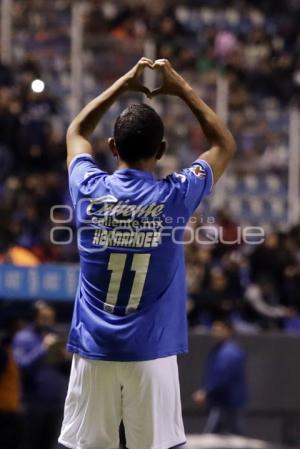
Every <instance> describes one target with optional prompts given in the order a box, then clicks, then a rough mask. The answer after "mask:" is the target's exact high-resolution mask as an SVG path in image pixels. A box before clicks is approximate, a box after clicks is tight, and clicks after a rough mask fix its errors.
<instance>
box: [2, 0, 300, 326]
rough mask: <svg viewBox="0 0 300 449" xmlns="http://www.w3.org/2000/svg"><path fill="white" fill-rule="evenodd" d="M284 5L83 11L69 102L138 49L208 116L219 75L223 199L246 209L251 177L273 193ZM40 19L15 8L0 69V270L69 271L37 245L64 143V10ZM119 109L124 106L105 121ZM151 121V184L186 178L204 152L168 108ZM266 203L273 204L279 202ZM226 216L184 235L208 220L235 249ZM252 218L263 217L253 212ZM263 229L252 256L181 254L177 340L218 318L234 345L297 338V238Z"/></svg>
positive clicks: (296, 231)
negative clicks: (155, 169) (228, 139)
mask: <svg viewBox="0 0 300 449" xmlns="http://www.w3.org/2000/svg"><path fill="white" fill-rule="evenodd" d="M286 3H287V2H285V4H284V5H283V3H282V2H279V1H275V2H274V1H272V2H271V1H267V0H265V1H260V2H258V1H250V0H249V1H242V2H241V1H225V0H213V1H210V2H209V6H207V4H208V2H206V5H205V6H203V5H202V2H198V1H186V2H171V1H165V2H161V1H158V0H153V1H152V2H146V1H134V0H131V1H122V2H119V1H116V0H115V1H110V2H101V5H99V2H97V1H92V0H90V1H87V2H86V4H87V9H86V12H85V15H84V47H85V56H84V79H83V85H82V100H86V99H87V98H90V97H91V96H92V95H94V94H95V93H96V92H98V91H100V90H101V89H102V88H103V87H105V86H107V85H108V83H110V82H111V81H112V80H113V79H115V78H116V77H117V76H118V75H120V74H121V73H122V72H124V71H125V70H126V69H127V68H129V67H130V66H131V65H132V64H133V63H134V62H135V61H136V60H137V59H138V58H139V57H140V56H141V55H142V54H143V52H144V45H145V41H146V40H149V39H150V40H152V42H154V44H155V47H156V52H157V57H164V58H165V57H166V58H169V59H170V60H171V61H172V62H173V63H174V65H175V67H176V68H177V69H178V70H180V71H181V72H182V73H183V74H184V75H185V76H187V77H188V79H189V80H190V81H191V82H192V84H193V86H195V88H196V89H197V91H199V93H200V94H201V95H202V96H203V97H204V98H205V99H206V100H207V101H208V102H209V103H210V104H214V103H215V99H216V83H217V80H218V76H219V75H218V74H219V73H220V72H222V73H224V74H226V79H228V81H229V91H230V95H229V104H228V107H229V111H230V114H229V125H230V128H231V130H232V131H233V133H234V135H235V138H236V140H237V143H238V149H239V151H238V153H237V157H236V160H235V162H234V164H233V169H232V173H233V175H232V176H235V179H236V180H238V182H237V188H236V189H237V190H236V192H234V193H235V195H236V196H242V195H243V194H244V195H246V196H247V195H248V192H247V190H246V191H244V192H241V190H240V188H239V186H240V182H242V180H243V178H244V177H245V176H248V175H249V174H253V173H254V175H255V176H256V175H257V174H259V175H260V176H261V177H262V178H264V177H265V176H267V175H268V174H269V173H275V174H276V175H277V176H278V179H279V182H280V184H281V186H283V187H284V185H285V182H286V172H287V138H288V136H287V108H288V106H289V105H290V104H295V103H297V102H299V93H300V90H299V89H300V34H299V29H298V26H297V23H298V22H299V19H300V2H299V1H298V0H290V1H289V2H288V4H289V6H288V7H287V4H286ZM44 8H45V3H44V2H41V1H39V0H34V1H32V2H22V1H19V0H16V1H15V4H14V27H15V33H14V45H13V60H14V64H13V65H12V66H6V65H4V64H1V65H0V118H1V120H0V161H1V163H0V179H1V184H0V213H1V217H2V219H1V223H0V260H1V261H2V262H12V263H16V264H20V265H22V264H25V265H36V264H39V263H43V262H76V261H77V251H76V247H75V241H74V242H73V244H72V245H68V246H66V245H63V246H59V245H52V244H51V243H50V241H49V233H50V229H51V226H52V225H53V224H52V223H51V221H50V217H49V210H50V208H51V206H52V205H55V204H70V198H69V194H68V189H67V175H66V166H65V143H64V134H65V129H66V126H67V123H68V120H69V116H68V105H69V102H70V92H69V85H70V75H69V53H70V2H69V1H68V0H55V1H52V2H48V3H47V6H46V8H47V14H45V13H44ZM113 49H116V51H115V52H114V51H113ZM36 78H41V79H43V80H44V81H45V83H46V89H45V90H44V91H43V92H42V93H36V92H33V90H32V89H31V83H32V81H33V80H34V79H36ZM128 101H129V98H127V97H125V99H124V102H123V103H122V104H120V105H119V106H118V107H119V108H122V107H123V106H124V105H125V104H127V103H128ZM118 107H116V108H114V109H113V110H112V111H110V112H109V113H108V114H107V115H106V117H105V120H104V122H103V124H102V125H101V126H100V127H99V130H98V133H97V135H96V137H95V142H94V145H95V150H96V153H97V159H98V161H99V163H100V164H101V167H103V168H104V169H107V170H108V171H111V170H113V168H114V165H113V164H114V163H113V161H112V159H111V158H110V156H109V155H108V152H107V151H106V142H105V137H106V136H108V135H109V133H110V132H111V123H112V118H113V117H115V116H116V114H117V113H118ZM157 107H158V110H159V111H160V112H161V113H162V115H163V117H164V122H165V127H166V130H167V140H168V142H169V151H168V155H167V157H166V159H165V162H164V165H163V166H162V167H161V168H160V173H159V174H160V175H163V174H164V173H166V172H168V171H169V172H170V171H172V170H177V169H178V168H180V167H181V166H184V165H186V164H189V163H190V162H191V161H192V160H193V159H194V158H195V157H196V156H197V155H198V152H199V148H204V147H205V142H203V135H202V132H201V130H200V128H199V126H198V124H197V123H196V121H195V120H193V119H192V116H191V115H190V113H189V112H188V111H187V110H186V109H185V108H184V107H183V105H181V104H180V102H179V101H176V100H170V99H166V98H162V99H161V100H160V101H159V103H158V104H157ZM280 194H281V195H282V197H283V198H284V196H285V195H286V191H285V190H284V188H283V190H281V191H280ZM217 195H218V194H217ZM217 195H216V196H217ZM231 199H232V201H231ZM277 200H278V198H273V199H272V198H271V199H270V198H267V199H264V200H262V201H265V202H267V203H268V204H269V203H272V202H273V201H274V202H275V201H277ZM253 201H254V200H253ZM255 201H257V199H255ZM281 201H282V202H284V199H282V200H281ZM231 202H232V204H233V203H234V201H233V198H230V201H228V207H227V206H226V207H225V208H224V209H220V208H219V209H218V210H216V208H213V207H212V206H210V209H209V213H207V212H206V211H207V209H206V207H205V205H204V207H203V208H202V209H201V210H200V212H199V213H198V223H197V222H196V224H193V226H201V223H202V222H201V219H202V218H201V217H202V215H201V214H202V213H204V214H205V216H208V215H209V214H211V215H213V216H214V217H215V223H214V224H215V226H220V227H221V228H222V229H223V230H224V233H225V235H226V236H227V237H226V238H225V240H226V241H229V240H230V241H235V240H236V236H237V232H238V224H241V223H242V225H244V224H247V220H248V219H247V220H244V218H243V215H242V214H243V209H240V210H239V213H236V214H235V212H234V210H231ZM261 204H262V208H263V209H264V204H266V203H263V202H262V203H261ZM225 209H226V211H225ZM245 221H246V222H245ZM266 221H267V226H266V228H268V229H269V230H272V231H269V232H268V235H267V238H266V240H265V241H264V243H262V244H260V245H258V246H256V247H253V246H251V245H250V246H249V245H246V244H234V243H233V244H230V245H229V244H226V243H222V242H221V243H220V242H215V243H209V244H208V242H206V244H205V245H198V244H197V243H195V242H194V243H191V244H188V245H186V258H187V267H188V276H187V280H188V289H189V302H188V314H189V321H190V325H191V326H193V327H199V326H200V327H201V326H207V325H209V323H210V322H211V321H212V320H213V319H215V318H216V317H218V316H219V315H224V314H226V315H228V314H229V315H230V316H231V318H232V319H233V320H234V322H235V323H236V327H237V329H239V330H240V331H245V332H256V331H258V330H260V329H274V328H275V329H276V328H284V329H286V330H287V331H288V330H299V329H300V319H299V318H298V313H300V303H299V298H298V297H297V293H296V292H297V289H299V287H300V269H299V264H300V228H299V227H297V226H296V227H294V228H293V229H290V230H288V229H286V228H285V229H283V228H282V224H284V223H286V208H285V206H284V207H283V209H282V217H278V216H276V214H273V215H272V214H271V215H270V216H268V217H267V219H266V217H260V216H259V215H257V216H254V217H252V218H251V217H250V218H249V222H250V223H253V222H254V223H256V224H261V225H262V226H263V227H265V225H266ZM62 238H63V236H62Z"/></svg>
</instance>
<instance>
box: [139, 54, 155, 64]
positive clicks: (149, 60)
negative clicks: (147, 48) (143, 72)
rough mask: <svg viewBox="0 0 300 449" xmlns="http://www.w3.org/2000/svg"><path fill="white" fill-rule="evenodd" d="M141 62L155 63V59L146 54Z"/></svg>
mask: <svg viewBox="0 0 300 449" xmlns="http://www.w3.org/2000/svg"><path fill="white" fill-rule="evenodd" d="M140 62H147V63H149V64H153V63H154V61H152V59H150V58H146V57H145V56H143V57H142V58H141V59H140Z"/></svg>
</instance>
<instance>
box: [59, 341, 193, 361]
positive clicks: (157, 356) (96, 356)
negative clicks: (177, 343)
mask: <svg viewBox="0 0 300 449" xmlns="http://www.w3.org/2000/svg"><path fill="white" fill-rule="evenodd" d="M67 349H68V351H69V352H71V353H73V354H78V355H80V356H81V357H84V358H86V359H91V360H106V361H108V362H145V361H147V360H156V359H162V358H164V357H170V356H172V355H178V354H186V353H187V352H188V348H187V347H186V348H182V349H179V350H173V351H168V352H162V353H155V354H149V355H148V356H140V357H138V356H135V355H132V356H131V357H129V356H128V357H126V356H124V357H123V358H122V357H117V356H115V357H114V356H112V355H104V354H91V353H87V352H85V351H82V350H81V349H79V348H77V347H76V346H73V345H71V344H67Z"/></svg>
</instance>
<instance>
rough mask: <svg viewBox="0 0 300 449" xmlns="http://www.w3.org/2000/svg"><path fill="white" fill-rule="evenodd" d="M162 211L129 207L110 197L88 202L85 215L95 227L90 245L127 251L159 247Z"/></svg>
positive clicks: (153, 206) (156, 206) (157, 206)
mask: <svg viewBox="0 0 300 449" xmlns="http://www.w3.org/2000/svg"><path fill="white" fill-rule="evenodd" d="M164 208H165V204H157V203H150V204H142V205H140V204H132V203H130V201H129V200H125V201H122V200H118V199H117V198H116V197H115V196H113V195H103V196H101V197H98V198H91V199H89V204H88V206H87V207H86V215H87V217H89V218H90V222H91V223H92V224H93V225H94V226H97V227H98V229H96V230H95V231H94V233H93V238H92V245H93V246H101V247H128V248H154V247H157V246H159V245H160V243H161V237H162V234H161V230H162V228H163V216H162V212H163V210H164ZM105 228H106V229H105ZM107 228H109V229H107Z"/></svg>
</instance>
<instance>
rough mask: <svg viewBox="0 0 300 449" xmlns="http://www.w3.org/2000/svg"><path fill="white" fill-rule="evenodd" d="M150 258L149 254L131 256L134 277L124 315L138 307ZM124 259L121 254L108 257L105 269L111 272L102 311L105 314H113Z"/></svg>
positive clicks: (123, 255) (124, 256)
mask: <svg viewBox="0 0 300 449" xmlns="http://www.w3.org/2000/svg"><path fill="white" fill-rule="evenodd" d="M150 256H151V255H150V254H134V256H133V259H132V264H131V271H134V272H135V275H134V279H133V284H132V288H131V292H130V297H129V301H128V304H127V307H126V313H129V312H132V311H134V310H136V309H137V308H138V306H139V303H140V301H141V297H142V294H143V290H144V285H145V280H146V276H147V272H148V267H149V262H150ZM126 258H127V254H122V253H121V254H118V253H112V254H111V255H110V257H109V262H108V267H107V268H108V270H110V271H111V278H110V283H109V287H108V292H107V295H106V300H105V306H104V310H105V311H106V312H110V313H113V312H114V308H115V305H116V302H117V299H118V295H119V291H120V286H121V281H122V276H123V273H124V268H125V263H126Z"/></svg>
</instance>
